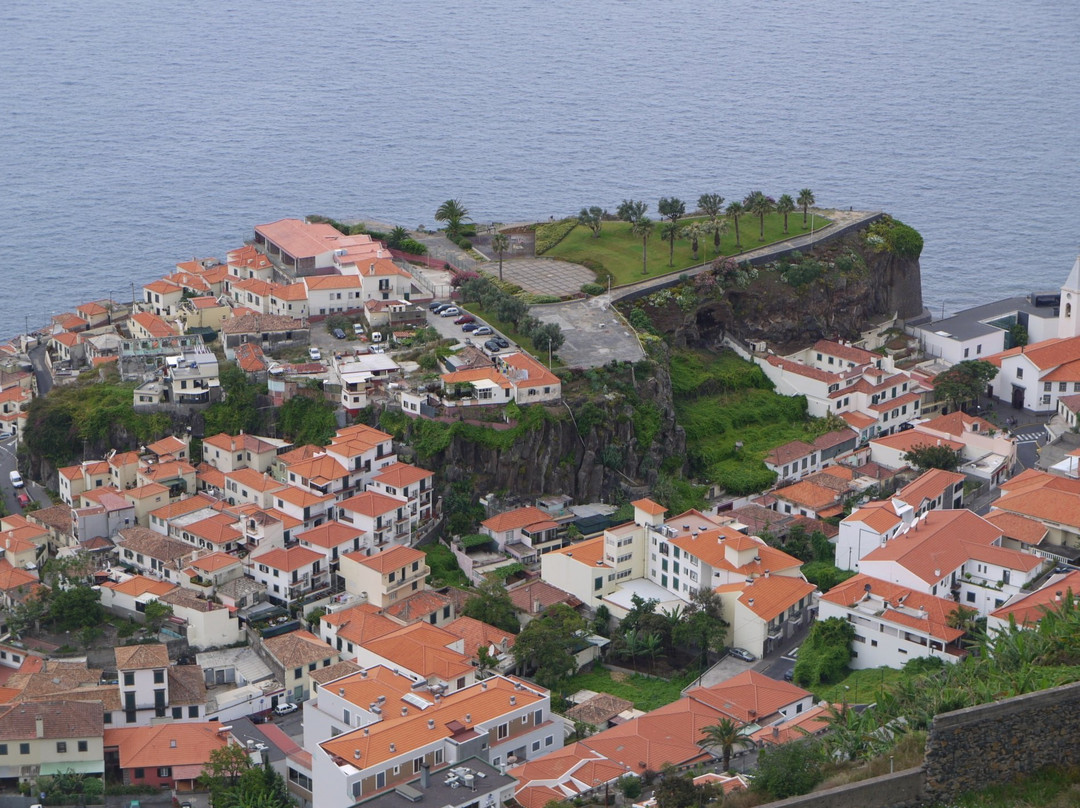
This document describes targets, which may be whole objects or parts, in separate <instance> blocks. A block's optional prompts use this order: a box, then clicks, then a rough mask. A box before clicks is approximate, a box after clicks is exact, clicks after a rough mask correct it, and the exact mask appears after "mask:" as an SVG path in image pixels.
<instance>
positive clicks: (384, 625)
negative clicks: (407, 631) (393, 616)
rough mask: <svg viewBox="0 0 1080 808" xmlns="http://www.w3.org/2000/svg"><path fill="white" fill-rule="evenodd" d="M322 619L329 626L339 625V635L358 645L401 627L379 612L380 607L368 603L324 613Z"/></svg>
mask: <svg viewBox="0 0 1080 808" xmlns="http://www.w3.org/2000/svg"><path fill="white" fill-rule="evenodd" d="M321 619H322V622H324V623H326V624H327V625H329V626H337V632H336V633H337V636H338V637H340V638H341V639H343V640H347V641H349V642H351V643H355V644H356V645H366V644H367V643H369V642H371V641H372V640H376V639H378V638H379V637H383V636H385V635H387V634H390V633H392V632H394V631H397V630H398V629H400V628H401V626H400V625H398V624H397V623H395V622H394V621H393V620H390V619H389V618H386V617H383V616H382V615H381V614H379V611H378V609H377V608H376V607H375V606H374V605H372V604H368V603H365V604H363V605H362V606H352V607H350V608H348V609H343V610H341V611H340V612H334V613H332V614H327V615H323V617H322V618H321Z"/></svg>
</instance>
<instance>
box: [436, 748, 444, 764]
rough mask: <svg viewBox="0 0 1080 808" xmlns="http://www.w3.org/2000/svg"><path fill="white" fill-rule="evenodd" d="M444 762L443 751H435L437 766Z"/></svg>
mask: <svg viewBox="0 0 1080 808" xmlns="http://www.w3.org/2000/svg"><path fill="white" fill-rule="evenodd" d="M442 762H443V750H441V749H436V750H435V765H438V764H440V763H442Z"/></svg>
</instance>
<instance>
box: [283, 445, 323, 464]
mask: <svg viewBox="0 0 1080 808" xmlns="http://www.w3.org/2000/svg"><path fill="white" fill-rule="evenodd" d="M325 451H326V450H325V449H323V448H322V447H321V446H312V445H311V444H310V443H309V444H305V445H304V446H297V447H296V448H295V449H290V450H289V451H287V452H282V453H281V454H279V455H278V462H279V463H281V464H282V465H284V466H288V465H289V464H290V463H296V462H299V461H300V460H307V459H308V458H310V457H315V456H316V455H318V454H322V453H324V452H325Z"/></svg>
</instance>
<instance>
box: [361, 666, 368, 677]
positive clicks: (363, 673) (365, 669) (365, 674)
mask: <svg viewBox="0 0 1080 808" xmlns="http://www.w3.org/2000/svg"><path fill="white" fill-rule="evenodd" d="M360 678H361V679H367V668H364V669H363V670H362V671H360Z"/></svg>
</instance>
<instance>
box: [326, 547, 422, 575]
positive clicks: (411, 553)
mask: <svg viewBox="0 0 1080 808" xmlns="http://www.w3.org/2000/svg"><path fill="white" fill-rule="evenodd" d="M345 557H346V558H349V559H352V560H353V561H356V562H357V563H358V564H363V565H364V566H365V567H370V568H371V569H373V570H375V571H376V572H380V573H387V572H392V571H393V570H397V569H401V568H402V567H407V566H409V565H410V564H412V563H413V562H414V561H424V559H425V558H426V556H425V555H424V554H423V553H422V552H421V551H420V550H415V549H413V548H412V547H404V546H402V545H395V546H393V547H387V548H386V549H385V550H382V551H381V552H378V553H375V555H370V556H369V555H366V554H365V553H363V552H359V553H349V554H348V555H347V556H345Z"/></svg>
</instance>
